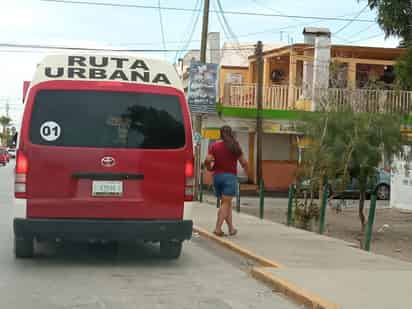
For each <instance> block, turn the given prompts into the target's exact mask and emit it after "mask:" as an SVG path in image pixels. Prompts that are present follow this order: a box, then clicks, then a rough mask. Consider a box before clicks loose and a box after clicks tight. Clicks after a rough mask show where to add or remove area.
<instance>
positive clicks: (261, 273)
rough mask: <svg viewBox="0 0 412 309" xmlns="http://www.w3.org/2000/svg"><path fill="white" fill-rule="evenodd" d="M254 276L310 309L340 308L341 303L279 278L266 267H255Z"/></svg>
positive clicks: (252, 272) (253, 269)
mask: <svg viewBox="0 0 412 309" xmlns="http://www.w3.org/2000/svg"><path fill="white" fill-rule="evenodd" d="M251 274H252V276H253V277H254V278H255V279H257V280H259V281H261V282H263V283H265V284H266V285H268V286H270V287H271V288H273V289H274V290H275V291H276V292H279V293H282V294H283V295H285V296H286V297H288V298H290V299H292V300H293V301H295V302H296V303H298V304H302V305H304V306H305V308H310V309H340V306H339V305H336V304H333V303H331V302H329V301H327V300H325V299H323V298H321V297H319V296H317V295H315V294H313V293H310V292H308V291H306V290H304V289H302V288H299V287H297V286H296V285H294V284H292V283H290V282H288V281H286V280H285V279H282V278H279V277H277V276H275V275H273V274H272V273H268V272H266V271H265V268H264V267H253V268H252V271H251Z"/></svg>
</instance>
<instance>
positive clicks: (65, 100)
mask: <svg viewBox="0 0 412 309" xmlns="http://www.w3.org/2000/svg"><path fill="white" fill-rule="evenodd" d="M30 140H31V142H32V143H34V144H39V145H49V146H68V147H97V148H141V149H177V148H181V147H183V146H184V145H185V130H184V124H183V116H182V110H181V104H180V101H179V98H178V97H177V96H171V95H161V94H148V93H131V92H110V91H84V90H80V91H79V90H75V91H73V90H42V91H39V92H38V93H37V95H36V98H35V102H34V106H33V111H32V116H31V122H30Z"/></svg>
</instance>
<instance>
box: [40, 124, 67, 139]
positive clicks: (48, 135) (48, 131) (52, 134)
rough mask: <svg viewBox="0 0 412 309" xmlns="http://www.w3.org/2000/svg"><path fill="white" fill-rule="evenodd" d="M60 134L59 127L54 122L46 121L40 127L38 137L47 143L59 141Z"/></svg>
mask: <svg viewBox="0 0 412 309" xmlns="http://www.w3.org/2000/svg"><path fill="white" fill-rule="evenodd" d="M61 132H62V130H61V127H60V125H59V124H58V123H56V122H54V121H46V122H44V123H43V124H42V125H41V127H40V136H41V138H42V139H44V140H45V141H47V142H53V141H56V140H57V139H59V137H60V135H61Z"/></svg>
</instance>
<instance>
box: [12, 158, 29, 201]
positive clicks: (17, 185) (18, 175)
mask: <svg viewBox="0 0 412 309" xmlns="http://www.w3.org/2000/svg"><path fill="white" fill-rule="evenodd" d="M28 168H29V162H28V160H27V157H26V155H25V154H24V153H23V152H21V151H20V150H18V151H17V155H16V170H15V178H14V196H15V197H16V198H26V193H27V187H26V180H27V170H28Z"/></svg>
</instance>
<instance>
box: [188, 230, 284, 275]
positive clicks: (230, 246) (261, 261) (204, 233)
mask: <svg viewBox="0 0 412 309" xmlns="http://www.w3.org/2000/svg"><path fill="white" fill-rule="evenodd" d="M193 231H195V232H197V233H199V235H201V236H203V237H206V238H209V239H212V240H214V241H216V242H217V243H219V244H220V245H222V246H224V247H226V248H228V249H230V250H232V251H234V252H236V253H237V254H240V255H242V256H244V257H246V258H248V259H251V260H253V261H255V262H257V263H259V264H260V265H261V266H266V267H274V268H281V267H282V266H281V265H280V264H278V263H275V262H273V261H271V260H269V259H267V258H264V257H262V256H259V255H256V254H254V253H252V252H251V251H249V250H247V249H245V248H242V247H241V246H239V245H236V244H235V243H233V242H232V241H230V240H227V239H224V238H222V237H218V236H216V235H214V234H213V233H210V232H208V231H206V230H204V229H202V228H200V227H198V226H194V227H193Z"/></svg>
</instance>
